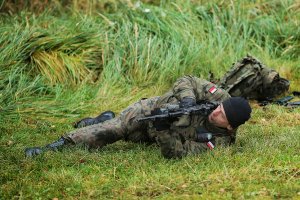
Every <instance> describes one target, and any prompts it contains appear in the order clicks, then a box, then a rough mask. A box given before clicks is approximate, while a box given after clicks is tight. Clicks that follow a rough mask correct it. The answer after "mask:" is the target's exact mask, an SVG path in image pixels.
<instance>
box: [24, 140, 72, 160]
mask: <svg viewBox="0 0 300 200" xmlns="http://www.w3.org/2000/svg"><path fill="white" fill-rule="evenodd" d="M66 144H70V142H69V141H68V140H66V139H65V138H63V137H61V138H59V139H58V140H56V141H54V142H52V143H50V144H47V145H46V146H43V147H29V148H26V149H25V156H26V157H34V156H37V155H39V154H42V153H44V152H45V151H49V150H52V151H57V150H59V149H62V148H63V147H64V146H66Z"/></svg>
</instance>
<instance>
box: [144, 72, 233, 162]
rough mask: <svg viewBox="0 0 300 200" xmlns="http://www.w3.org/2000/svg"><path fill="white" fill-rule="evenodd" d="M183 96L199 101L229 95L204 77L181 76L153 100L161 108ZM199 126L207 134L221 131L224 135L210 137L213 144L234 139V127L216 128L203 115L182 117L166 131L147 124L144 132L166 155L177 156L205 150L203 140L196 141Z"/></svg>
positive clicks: (225, 143)
mask: <svg viewBox="0 0 300 200" xmlns="http://www.w3.org/2000/svg"><path fill="white" fill-rule="evenodd" d="M184 97H190V98H193V99H195V100H196V101H197V102H198V101H201V100H208V101H217V102H220V103H221V102H223V101H224V100H225V99H227V98H229V97H230V95H229V94H228V93H227V92H226V91H225V90H223V89H221V88H218V87H217V86H216V85H215V84H213V83H211V82H208V81H206V80H203V79H200V78H197V77H194V76H184V77H182V78H180V79H178V80H177V81H176V82H175V84H174V85H173V87H172V88H171V90H170V91H168V92H167V93H166V94H164V95H162V96H161V97H159V98H158V100H157V101H156V105H155V107H164V106H165V105H166V104H168V103H172V104H174V103H175V104H176V103H179V102H180V100H181V99H183V98H184ZM199 127H202V128H204V129H206V130H207V131H208V132H211V133H221V134H225V135H228V136H225V137H218V138H216V137H215V138H214V139H213V140H212V142H213V143H214V144H215V145H229V144H231V143H232V142H234V141H235V136H236V130H234V131H231V132H229V131H228V130H227V129H223V128H218V127H215V126H213V125H212V124H210V123H209V121H208V119H207V117H203V116H192V117H189V116H183V117H181V118H180V119H179V120H178V121H176V122H174V123H173V124H172V125H171V128H170V130H167V131H156V130H155V128H154V127H152V126H151V125H150V126H149V130H148V134H149V135H150V137H155V138H156V140H157V142H158V144H159V145H160V147H161V152H162V154H163V156H164V157H166V158H181V157H183V156H186V155H187V154H197V153H200V152H203V151H206V150H208V149H209V148H208V146H207V144H206V143H199V142H196V141H195V139H196V129H197V128H199Z"/></svg>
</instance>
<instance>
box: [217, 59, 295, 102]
mask: <svg viewBox="0 0 300 200" xmlns="http://www.w3.org/2000/svg"><path fill="white" fill-rule="evenodd" d="M218 84H219V85H220V87H222V88H223V89H225V90H226V91H227V92H228V93H229V94H230V95H231V96H242V97H245V98H248V99H256V100H264V99H270V98H274V97H275V96H277V95H280V94H283V93H284V92H286V91H287V90H288V89H289V85H290V83H289V81H288V80H286V79H284V78H281V77H280V76H279V74H278V72H276V71H275V70H273V69H271V68H269V67H267V66H265V65H264V64H262V63H261V62H260V61H258V60H257V59H256V58H254V57H252V56H249V55H247V56H246V57H245V58H243V59H242V60H241V61H238V62H236V63H234V64H233V66H232V68H231V69H230V71H228V72H227V73H226V74H225V76H224V77H223V78H222V79H221V80H220V82H219V83H218Z"/></svg>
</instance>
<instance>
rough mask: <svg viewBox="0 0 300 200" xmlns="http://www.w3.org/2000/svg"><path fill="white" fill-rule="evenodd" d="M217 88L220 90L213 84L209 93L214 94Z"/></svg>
mask: <svg viewBox="0 0 300 200" xmlns="http://www.w3.org/2000/svg"><path fill="white" fill-rule="evenodd" d="M217 90H218V89H217V87H216V86H212V87H211V88H209V90H208V91H209V93H211V94H213V93H215V92H216V91H217Z"/></svg>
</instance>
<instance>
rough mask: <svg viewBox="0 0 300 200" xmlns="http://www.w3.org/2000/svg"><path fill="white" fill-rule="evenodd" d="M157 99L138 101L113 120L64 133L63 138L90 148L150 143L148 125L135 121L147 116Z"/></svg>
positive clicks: (152, 139)
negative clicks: (122, 143) (120, 143)
mask: <svg viewBox="0 0 300 200" xmlns="http://www.w3.org/2000/svg"><path fill="white" fill-rule="evenodd" d="M158 98H159V97H152V98H149V99H144V100H140V101H138V102H136V103H134V104H132V105H130V106H129V107H127V108H126V109H125V110H123V111H122V112H121V113H120V115H119V116H118V117H116V118H114V119H111V120H108V121H105V122H103V123H99V124H94V125H91V126H87V127H83V128H80V129H76V130H73V131H71V132H69V133H66V134H65V136H64V138H66V139H67V140H69V141H72V142H73V143H75V144H84V145H87V146H88V147H90V148H101V147H103V146H105V145H107V144H111V143H114V142H116V141H118V140H126V141H133V142H147V143H149V142H150V143H152V142H154V141H155V139H154V138H152V137H151V136H149V134H148V124H146V123H140V122H137V121H136V119H137V118H139V117H143V116H144V115H145V114H148V113H149V112H150V111H151V110H152V109H153V108H154V105H155V103H156V101H157V99H158Z"/></svg>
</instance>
